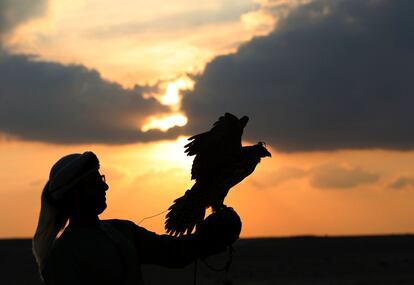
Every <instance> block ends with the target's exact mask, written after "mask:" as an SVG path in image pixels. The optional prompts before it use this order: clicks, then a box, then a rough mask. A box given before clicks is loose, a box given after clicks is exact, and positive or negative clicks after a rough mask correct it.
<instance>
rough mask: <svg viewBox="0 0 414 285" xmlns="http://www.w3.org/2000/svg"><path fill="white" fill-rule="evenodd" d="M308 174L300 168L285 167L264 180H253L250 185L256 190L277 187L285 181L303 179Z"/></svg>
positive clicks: (268, 175)
mask: <svg viewBox="0 0 414 285" xmlns="http://www.w3.org/2000/svg"><path fill="white" fill-rule="evenodd" d="M308 173H309V172H308V171H306V170H304V169H301V168H297V167H292V166H286V167H281V168H279V169H278V170H276V171H275V172H272V173H268V174H267V175H265V176H263V177H266V179H265V180H259V179H253V180H252V182H251V183H252V184H253V185H254V186H256V187H258V188H263V187H277V186H279V185H281V184H283V183H285V182H287V181H291V180H296V179H300V178H302V177H305V176H306V175H308Z"/></svg>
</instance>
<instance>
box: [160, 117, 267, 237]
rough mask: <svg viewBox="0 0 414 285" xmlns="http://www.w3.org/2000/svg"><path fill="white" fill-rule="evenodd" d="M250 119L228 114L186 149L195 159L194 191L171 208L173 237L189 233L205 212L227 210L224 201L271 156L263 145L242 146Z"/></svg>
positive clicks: (169, 221)
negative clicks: (208, 210)
mask: <svg viewBox="0 0 414 285" xmlns="http://www.w3.org/2000/svg"><path fill="white" fill-rule="evenodd" d="M248 121H249V118H248V117H247V116H244V117H242V118H240V119H239V118H237V117H236V116H235V115H233V114H230V113H225V114H224V116H221V117H220V118H219V120H218V121H217V122H215V123H214V124H213V128H212V129H211V130H210V131H208V132H204V133H201V134H198V135H195V136H192V137H190V138H189V139H188V140H189V141H190V142H189V143H188V144H187V145H185V146H184V148H185V153H187V155H188V156H194V155H195V158H194V160H193V165H192V168H191V179H193V180H195V183H194V185H193V186H192V187H191V189H189V190H187V191H186V192H185V194H184V195H183V196H182V197H180V198H178V199H176V200H175V201H174V203H173V204H172V205H171V207H170V208H169V209H168V213H167V215H166V220H165V229H166V232H167V233H168V234H170V235H173V236H181V235H184V234H190V233H191V232H192V231H193V229H194V228H195V227H196V226H197V225H198V224H199V223H200V222H201V221H203V219H204V216H205V211H206V209H207V208H208V207H212V210H213V212H216V211H219V210H220V209H223V208H226V207H227V206H226V205H224V198H225V197H226V196H227V193H228V192H229V190H230V189H231V188H232V187H233V186H235V185H236V184H238V183H240V182H241V181H242V180H243V179H244V178H246V177H247V176H249V175H250V174H252V173H253V171H254V170H255V168H256V166H257V164H258V163H259V162H260V160H261V158H263V157H267V156H269V157H270V156H271V154H270V152H269V151H268V150H267V149H266V145H265V143H263V142H258V143H257V144H255V145H251V146H242V139H241V138H242V135H243V130H244V127H245V126H246V124H247V122H248Z"/></svg>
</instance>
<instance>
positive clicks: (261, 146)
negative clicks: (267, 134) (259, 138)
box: [253, 142, 272, 157]
mask: <svg viewBox="0 0 414 285" xmlns="http://www.w3.org/2000/svg"><path fill="white" fill-rule="evenodd" d="M253 147H254V150H255V151H256V153H257V155H258V156H259V157H266V156H269V157H272V154H271V153H270V152H269V151H268V150H267V148H266V143H265V142H258V143H257V144H256V145H254V146H253Z"/></svg>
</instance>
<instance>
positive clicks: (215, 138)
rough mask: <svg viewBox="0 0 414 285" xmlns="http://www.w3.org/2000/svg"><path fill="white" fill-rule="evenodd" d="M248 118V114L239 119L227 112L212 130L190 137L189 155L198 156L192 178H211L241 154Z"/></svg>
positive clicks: (187, 147) (194, 162)
mask: <svg viewBox="0 0 414 285" xmlns="http://www.w3.org/2000/svg"><path fill="white" fill-rule="evenodd" d="M248 120H249V118H248V117H246V116H244V117H242V118H241V119H238V118H237V117H236V116H234V115H232V114H230V113H226V114H224V116H221V117H220V118H219V120H218V121H217V122H215V123H214V125H213V128H212V129H211V130H210V131H208V132H205V133H201V134H198V135H195V136H193V137H191V138H189V139H188V140H190V141H191V142H190V143H188V144H187V145H186V146H185V149H186V150H185V152H186V153H187V155H189V156H192V155H195V156H196V157H195V158H194V161H193V165H192V169H191V178H192V179H196V180H197V181H200V180H208V179H211V178H212V176H214V173H217V172H219V171H220V169H221V168H222V167H225V166H226V165H227V164H228V163H229V161H232V160H234V158H235V157H237V156H239V155H240V153H241V150H242V143H241V137H242V134H243V129H244V127H245V126H246V124H247V122H248Z"/></svg>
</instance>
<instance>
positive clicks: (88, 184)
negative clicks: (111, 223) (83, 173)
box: [76, 170, 109, 215]
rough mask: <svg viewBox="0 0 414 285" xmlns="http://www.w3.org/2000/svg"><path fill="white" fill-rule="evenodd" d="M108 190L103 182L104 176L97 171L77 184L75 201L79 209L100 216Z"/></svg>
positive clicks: (104, 206) (104, 207)
mask: <svg viewBox="0 0 414 285" xmlns="http://www.w3.org/2000/svg"><path fill="white" fill-rule="evenodd" d="M108 189H109V186H108V184H106V182H105V176H104V175H101V173H99V171H98V170H96V171H94V172H93V173H91V174H90V175H88V177H85V179H83V180H82V181H81V182H80V183H79V189H77V191H76V193H77V195H76V200H77V204H78V206H79V207H81V208H82V209H83V210H85V211H87V212H93V213H94V214H96V215H99V214H101V213H102V212H103V211H104V210H105V209H106V206H107V205H106V191H107V190H108Z"/></svg>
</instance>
